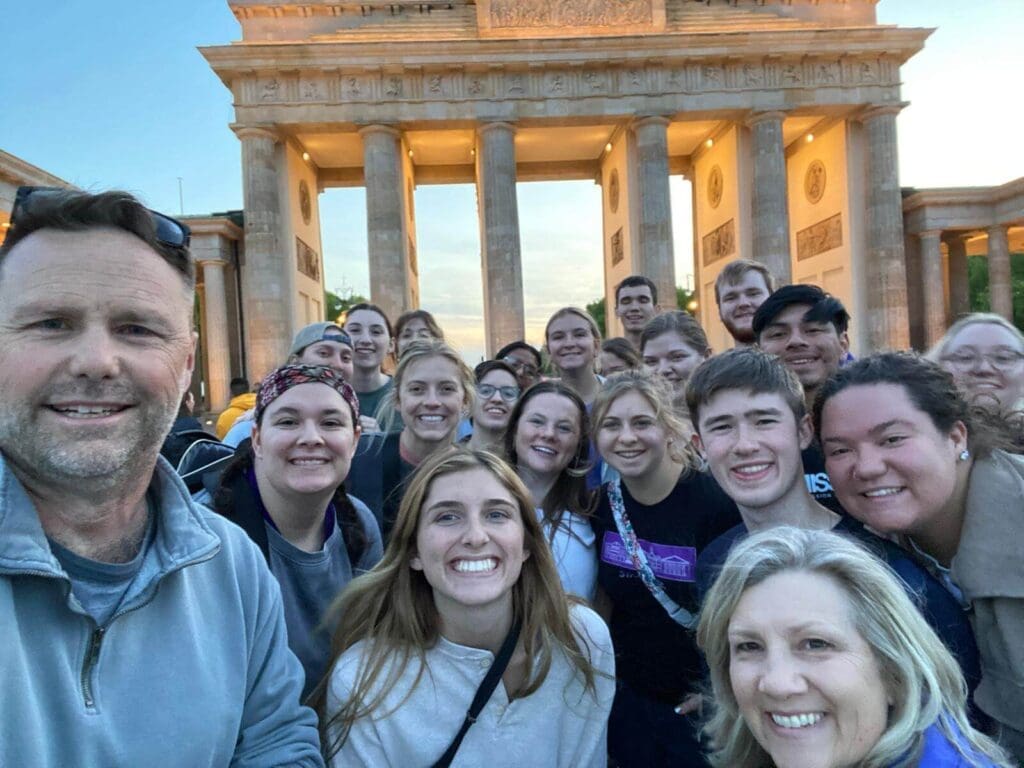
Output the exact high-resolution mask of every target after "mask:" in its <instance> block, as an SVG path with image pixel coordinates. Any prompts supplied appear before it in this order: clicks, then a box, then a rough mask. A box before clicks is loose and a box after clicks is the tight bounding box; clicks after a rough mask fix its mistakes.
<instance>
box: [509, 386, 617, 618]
mask: <svg viewBox="0 0 1024 768" xmlns="http://www.w3.org/2000/svg"><path fill="white" fill-rule="evenodd" d="M589 422H590V420H589V418H588V417H587V409H586V407H585V406H584V405H583V401H582V400H581V399H580V396H579V395H578V394H576V392H575V391H573V390H572V389H570V388H569V387H567V386H565V385H564V384H562V383H560V382H557V381H542V382H541V383H540V384H535V385H534V386H532V387H530V389H528V390H527V391H526V393H525V394H524V395H523V396H522V397H521V398H520V400H519V402H518V403H516V407H515V408H514V409H513V411H512V416H511V419H510V421H509V425H508V432H507V433H506V435H505V454H506V456H507V457H508V460H509V462H510V463H511V464H512V466H513V467H515V469H516V473H517V474H518V475H519V477H520V478H521V479H522V481H523V482H524V483H526V487H527V488H529V489H530V495H531V496H532V497H533V505H534V507H535V508H536V510H537V517H538V518H539V519H540V521H541V524H542V526H543V528H544V534H545V537H546V538H547V540H548V543H549V544H550V545H551V550H552V552H553V554H554V556H555V566H556V567H557V568H558V574H559V576H561V578H562V585H563V586H564V587H565V591H566V592H569V593H572V594H575V595H578V596H579V597H582V598H583V599H585V600H589V601H593V599H594V596H595V593H596V590H597V554H596V553H595V551H594V531H593V529H592V528H591V527H590V510H591V508H592V506H593V493H592V492H590V491H588V490H587V484H586V474H587V469H588V464H587V452H588V450H589V445H590V443H589V437H588V435H589V432H590V428H589Z"/></svg>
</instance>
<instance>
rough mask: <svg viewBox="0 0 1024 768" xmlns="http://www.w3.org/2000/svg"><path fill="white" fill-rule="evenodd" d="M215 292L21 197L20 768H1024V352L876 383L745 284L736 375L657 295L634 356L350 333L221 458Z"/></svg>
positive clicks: (12, 761) (95, 228) (181, 263)
mask: <svg viewBox="0 0 1024 768" xmlns="http://www.w3.org/2000/svg"><path fill="white" fill-rule="evenodd" d="M194 291H195V267H194V263H193V260H192V257H191V255H190V253H189V230H188V228H187V227H186V226H185V225H184V224H182V223H181V222H178V221H176V220H174V219H172V218H169V217H167V216H164V215H163V214H160V213H157V212H154V211H150V210H147V209H146V208H144V207H143V206H142V205H141V204H140V203H139V202H138V201H137V200H135V199H134V198H133V197H131V196H129V195H127V194H124V193H116V192H110V193H101V194H89V193H84V192H67V191H54V190H47V189H38V188H28V187H26V188H22V189H21V190H19V192H18V196H17V200H16V201H15V208H14V211H13V212H12V221H11V227H10V228H9V231H8V234H7V238H6V240H5V241H4V243H3V245H2V246H0V618H2V619H3V626H4V628H5V633H4V634H5V637H4V642H3V643H2V644H0V673H2V679H3V681H4V683H5V685H6V687H7V688H6V690H7V695H6V696H4V697H3V698H2V699H0V720H2V722H3V723H4V728H3V731H2V734H0V765H32V766H43V767H47V766H66V765H83V766H111V765H161V766H163V765H166V766H182V767H183V768H184V767H186V766H188V767H189V768H191V767H192V766H200V765H203V766H228V765H232V766H331V767H332V768H343V767H345V768H347V767H348V766H357V767H358V766H366V767H367V768H378V767H383V766H395V767H396V768H398V767H400V768H421V767H422V768H428V767H430V766H438V767H443V766H463V767H470V766H484V765H486V766H495V767H496V768H501V767H502V766H509V767H511V766H523V765H530V766H552V767H555V766H557V767H559V768H574V767H575V766H606V765H607V766H613V767H617V768H640V767H643V768H650V767H655V768H657V767H658V766H680V767H681V768H688V767H691V766H692V767H693V768H703V767H704V766H714V767H715V768H748V767H749V768H773V767H774V768H852V767H853V766H858V767H863V768H890V767H892V768H902V767H904V766H905V767H906V768H912V767H916V766H922V767H923V768H939V767H940V766H941V767H943V768H945V767H946V766H951V767H957V766H962V767H963V768H993V767H997V768H1011V767H1012V766H1016V765H1018V764H1021V763H1024V550H1022V548H1021V547H1020V545H1019V543H1018V539H1017V535H1018V534H1019V532H1020V531H1021V530H1024V501H1022V499H1024V455H1022V454H1024V430H1022V426H1021V409H1022V405H1024V335H1022V334H1021V332H1020V331H1019V330H1018V329H1017V328H1016V327H1015V326H1014V325H1013V324H1012V323H1009V322H1007V321H1006V320H1005V319H1003V318H1001V317H998V316H995V315H990V314H982V313H977V314H972V315H969V316H966V317H963V318H960V319H958V320H957V321H956V322H955V323H954V324H953V325H952V326H951V327H950V329H949V331H948V332H947V333H946V335H945V336H944V337H943V339H942V340H941V341H940V342H939V343H938V344H937V345H936V346H935V347H934V348H933V349H932V350H930V351H929V352H928V354H926V355H919V354H916V353H913V352H909V351H879V352H875V353H872V354H869V355H866V356H863V357H861V358H859V359H855V358H854V357H853V355H852V354H851V353H850V343H849V337H848V325H849V321H850V317H849V314H848V312H847V310H846V308H845V307H844V306H843V305H842V303H841V302H840V301H839V300H838V299H837V298H836V297H834V296H831V295H829V294H827V293H826V292H824V291H822V290H821V289H820V288H818V287H817V286H813V285H784V286H777V285H776V283H775V279H774V277H773V276H772V275H771V273H770V272H769V271H768V270H767V269H766V268H765V267H764V266H763V265H761V264H758V263H756V262H751V261H745V260H737V261H735V262H732V263H730V264H729V265H727V266H726V267H725V268H724V269H723V270H722V271H721V274H720V275H719V277H718V280H717V283H716V286H715V298H716V301H717V305H718V311H719V316H720V318H721V320H722V322H723V324H724V325H725V327H726V329H727V330H728V331H729V333H730V334H731V336H732V338H733V340H734V342H735V346H734V348H733V349H730V350H714V349H712V348H711V346H710V345H709V343H708V339H707V336H706V334H705V333H704V330H703V329H702V328H701V326H700V324H699V322H698V321H697V320H696V319H694V318H693V317H692V316H691V315H690V314H688V313H686V312H682V311H678V310H666V311H662V310H661V309H660V307H659V302H658V295H657V290H656V287H655V285H654V283H652V282H651V281H650V280H649V279H648V278H646V277H644V276H642V275H634V276H630V277H628V278H626V279H625V280H623V281H622V282H621V283H620V284H619V285H618V286H617V287H616V291H615V314H616V316H617V318H618V320H619V322H621V325H622V327H623V329H624V335H623V336H622V337H619V338H612V339H602V337H601V333H600V329H599V328H598V327H597V325H596V323H595V321H594V320H593V319H592V318H591V317H590V315H589V314H588V313H586V312H585V311H583V310H581V309H578V308H576V307H564V308H562V309H559V310H558V311H557V312H555V313H554V314H553V315H552V316H551V317H550V319H549V320H548V322H547V325H546V327H545V332H544V344H543V347H542V348H541V349H538V348H536V347H534V346H533V345H531V344H529V343H528V342H527V341H525V340H523V339H509V340H507V341H508V343H507V344H506V345H505V346H504V347H503V348H502V349H500V350H498V352H497V354H496V355H495V356H494V358H493V359H490V360H486V361H483V362H481V363H480V364H479V365H477V366H476V368H475V369H470V368H469V367H468V366H467V365H466V363H465V362H464V361H463V359H462V356H461V355H460V354H459V352H458V350H456V349H454V348H453V347H452V346H451V345H450V344H449V343H448V342H446V340H445V336H444V333H443V330H442V328H441V327H440V326H439V325H438V323H437V322H436V320H435V318H434V317H433V316H432V315H431V314H430V313H429V312H427V311H425V310H415V311H412V312H408V313H406V314H404V315H402V316H401V317H399V318H396V319H395V321H394V323H392V321H391V318H389V317H388V316H387V313H386V312H385V311H384V310H383V309H382V308H381V307H379V306H376V305H374V304H370V303H362V304H357V305H355V306H353V307H352V308H350V310H349V311H348V312H347V314H346V315H345V317H344V318H343V319H339V320H338V321H337V322H333V321H329V322H320V323H314V324H311V325H309V326H306V327H304V328H302V329H300V330H299V331H298V333H297V334H296V335H295V337H294V339H293V342H292V344H291V347H290V349H289V353H288V355H287V357H286V359H283V360H281V361H280V362H281V365H280V367H278V368H276V369H275V370H273V371H270V372H268V373H266V374H265V375H263V376H262V377H261V378H260V380H259V382H258V384H257V386H255V387H254V388H253V387H251V386H250V382H248V381H246V380H244V379H239V380H235V381H233V382H232V384H231V386H232V390H231V395H232V399H231V404H230V406H229V408H228V409H227V410H225V411H224V412H223V413H222V414H220V417H219V418H218V419H217V423H216V434H215V435H213V434H204V433H202V432H201V431H200V429H199V427H200V425H199V423H198V422H196V421H195V419H194V418H192V417H191V416H190V413H191V410H192V408H193V405H194V404H193V403H192V402H191V400H190V394H189V392H188V387H189V384H190V380H191V375H192V369H193V367H194V363H195V353H196V335H195V333H194V329H193V327H192V322H193V320H192V318H193V312H192V308H193V303H194ZM201 438H202V439H201ZM196 440H198V442H194V441H196ZM200 445H201V447H202V450H194V447H195V446H200ZM204 451H205V452H204ZM197 457H208V458H199V459H197ZM197 462H198V466H197Z"/></svg>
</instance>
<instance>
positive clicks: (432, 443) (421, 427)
mask: <svg viewBox="0 0 1024 768" xmlns="http://www.w3.org/2000/svg"><path fill="white" fill-rule="evenodd" d="M472 405H473V372H472V371H470V370H469V367H468V366H467V365H466V364H465V363H464V362H463V360H462V357H461V356H460V355H459V353H458V352H456V351H455V350H454V349H452V348H451V347H449V346H448V345H447V344H445V343H444V342H443V341H437V340H436V339H431V340H428V341H415V342H413V343H412V344H410V345H409V346H408V347H407V348H406V350H405V353H404V354H403V355H402V359H401V360H400V361H399V362H398V368H396V369H395V376H394V379H393V386H392V388H391V390H390V391H389V392H388V393H387V395H386V397H385V399H384V400H383V401H381V403H380V405H379V406H378V410H377V413H378V415H379V416H380V419H381V426H382V427H383V431H384V434H382V435H381V434H378V435H376V436H375V439H374V440H373V443H372V444H371V445H369V446H367V448H366V449H365V450H361V451H360V452H359V453H358V454H357V455H356V457H355V460H354V462H353V466H352V477H353V481H354V482H353V487H352V492H353V493H354V494H355V495H356V496H357V497H358V498H360V499H362V500H363V501H364V502H365V503H366V504H367V505H368V506H369V507H370V509H372V510H373V511H374V514H376V515H377V516H378V521H379V522H380V528H381V533H383V534H384V543H385V545H386V544H387V541H388V536H389V534H390V532H391V527H392V526H393V525H394V522H395V516H396V514H397V513H398V506H399V504H400V503H401V501H402V494H403V493H404V492H405V487H406V483H407V479H408V477H409V476H410V475H411V474H412V473H413V471H414V470H415V469H416V467H417V466H419V464H420V463H422V462H423V461H424V460H426V459H427V458H428V457H429V456H431V455H432V454H434V453H436V452H437V451H440V450H443V449H445V448H449V447H451V445H452V443H454V441H455V434H456V430H457V428H458V426H459V420H460V419H461V418H462V417H463V416H464V415H465V414H467V413H469V411H470V409H471V408H472ZM389 413H394V414H395V416H396V417H400V418H401V421H402V424H403V426H402V428H401V431H400V432H395V431H393V430H392V429H391V425H390V422H389V418H391V417H389V416H388V414H389Z"/></svg>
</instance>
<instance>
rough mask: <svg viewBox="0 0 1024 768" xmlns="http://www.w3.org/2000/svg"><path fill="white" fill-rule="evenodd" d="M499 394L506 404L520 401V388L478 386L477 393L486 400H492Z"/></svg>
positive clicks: (490, 385) (491, 385) (489, 385)
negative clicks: (495, 394)
mask: <svg viewBox="0 0 1024 768" xmlns="http://www.w3.org/2000/svg"><path fill="white" fill-rule="evenodd" d="M495 392H497V393H498V394H500V395H501V399H502V400H504V401H505V402H506V403H514V402H515V401H516V400H518V399H519V387H496V386H494V385H493V384H477V385H476V393H477V394H478V395H480V397H482V398H483V399H484V400H490V399H491V398H492V397H494V393H495Z"/></svg>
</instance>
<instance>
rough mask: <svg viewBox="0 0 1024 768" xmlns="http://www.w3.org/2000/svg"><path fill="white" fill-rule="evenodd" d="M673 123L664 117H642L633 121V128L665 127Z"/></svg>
mask: <svg viewBox="0 0 1024 768" xmlns="http://www.w3.org/2000/svg"><path fill="white" fill-rule="evenodd" d="M671 122H672V121H671V120H669V119H668V118H667V117H665V116H664V115H640V116H638V117H636V118H635V119H634V120H633V123H632V128H633V130H636V129H637V128H645V127H646V126H648V125H664V126H667V125H668V124H669V123H671Z"/></svg>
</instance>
